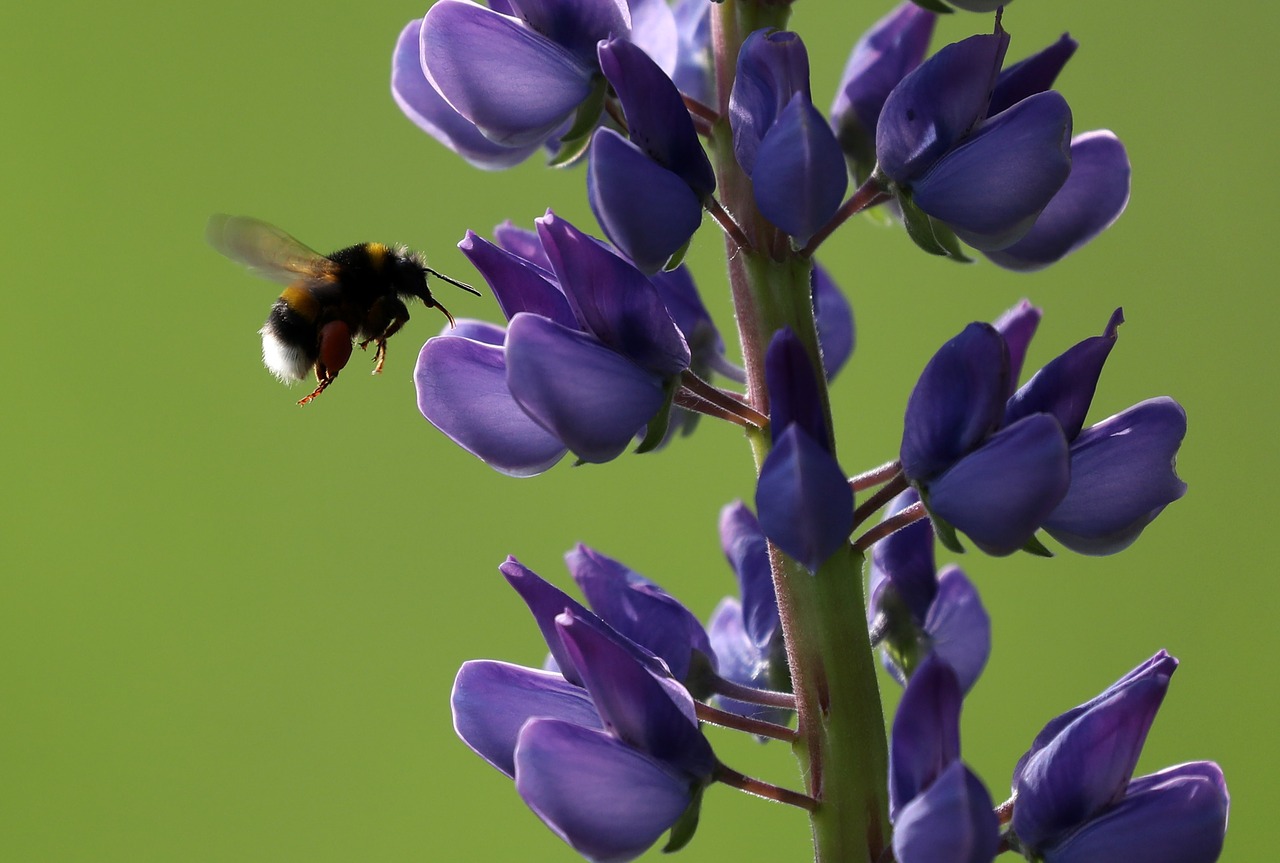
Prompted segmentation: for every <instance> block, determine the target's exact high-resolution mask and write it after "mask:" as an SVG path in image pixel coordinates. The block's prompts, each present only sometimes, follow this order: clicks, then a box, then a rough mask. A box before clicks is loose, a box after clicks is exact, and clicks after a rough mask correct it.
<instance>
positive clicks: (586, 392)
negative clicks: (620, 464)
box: [506, 313, 666, 462]
mask: <svg viewBox="0 0 1280 863" xmlns="http://www.w3.org/2000/svg"><path fill="white" fill-rule="evenodd" d="M506 350H507V386H508V387H510V390H511V395H512V397H514V398H515V400H516V401H517V402H518V403H519V404H520V406H521V407H522V408H524V410H525V411H526V412H527V413H528V414H529V416H531V417H533V418H534V420H535V421H536V422H537V423H538V424H539V425H541V426H542V427H543V428H544V429H546V430H547V431H549V432H551V434H553V435H554V436H555V437H556V438H558V439H559V440H561V441H563V442H564V445H565V446H567V447H568V448H569V449H570V450H571V451H572V452H573V454H574V455H576V456H577V457H578V458H580V459H582V460H583V461H588V462H606V461H611V460H612V459H615V458H617V457H618V456H619V455H621V454H622V452H623V451H624V450H625V449H626V448H627V446H628V445H629V444H630V443H631V440H632V438H634V437H635V436H636V435H637V434H638V433H639V432H640V431H641V430H643V429H644V427H645V425H646V424H647V423H648V422H649V421H650V420H651V419H653V417H654V415H655V414H656V413H657V412H658V410H659V409H660V408H661V407H662V405H663V402H664V400H665V398H666V396H665V394H664V392H663V388H662V381H661V380H660V379H659V378H658V377H657V376H656V375H654V374H651V373H650V372H647V371H645V370H644V369H642V368H640V367H639V366H637V365H636V364H635V363H633V362H631V361H630V360H628V359H627V358H626V357H623V356H620V355H619V354H616V353H614V352H613V351H611V350H609V348H607V347H605V346H604V345H602V344H600V342H598V341H596V340H595V339H594V338H592V337H591V336H589V335H587V334H586V333H580V332H578V331H577V330H571V329H568V328H566V327H562V326H560V325H559V324H557V323H555V322H554V321H549V320H547V319H546V318H543V317H539V316H537V315H531V314H528V313H521V314H518V315H516V316H515V318H513V319H512V321H511V326H510V327H508V328H507V349H506Z"/></svg>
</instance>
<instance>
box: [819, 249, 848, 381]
mask: <svg viewBox="0 0 1280 863" xmlns="http://www.w3.org/2000/svg"><path fill="white" fill-rule="evenodd" d="M809 284H810V289H811V290H812V292H813V317H814V323H815V324H816V325H817V327H818V346H819V347H821V348H822V370H823V372H825V373H826V376H827V380H828V381H832V380H835V377H836V375H837V374H839V372H840V369H842V368H844V364H845V363H847V362H848V361H849V357H851V356H853V349H854V346H855V345H856V344H857V341H858V336H857V328H856V327H855V325H854V321H853V306H851V305H850V304H849V300H848V299H846V298H845V295H844V291H842V290H840V287H839V286H838V285H837V284H836V283H835V280H833V279H832V278H831V276H830V274H828V273H827V271H826V269H825V268H824V267H822V266H821V265H819V264H818V262H817V261H815V262H814V264H813V273H812V274H811V275H810V277H809Z"/></svg>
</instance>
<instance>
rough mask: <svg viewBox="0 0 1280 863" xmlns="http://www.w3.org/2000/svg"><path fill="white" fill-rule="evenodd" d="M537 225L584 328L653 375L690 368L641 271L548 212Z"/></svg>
mask: <svg viewBox="0 0 1280 863" xmlns="http://www.w3.org/2000/svg"><path fill="white" fill-rule="evenodd" d="M537 226H538V236H539V237H540V238H541V240H542V247H543V248H544V249H545V250H546V253H547V257H548V259H549V260H550V261H551V265H552V268H553V269H554V271H555V274H556V278H557V279H558V280H559V282H560V287H561V289H562V290H563V291H564V292H565V296H566V297H568V299H569V305H570V306H571V307H572V308H573V311H574V314H575V316H576V317H577V318H578V321H579V323H580V324H581V325H582V327H583V329H585V330H586V331H587V332H589V333H591V334H592V335H594V336H595V337H596V338H597V339H599V340H600V341H601V342H603V343H604V344H605V345H606V346H608V347H609V348H611V349H612V350H614V351H616V352H618V353H619V354H620V355H622V356H623V357H626V358H628V359H630V360H631V361H633V362H634V363H636V364H637V365H638V366H640V367H642V368H643V369H645V370H647V371H649V372H652V373H653V374H655V375H657V376H660V377H663V378H665V377H669V376H671V375H674V374H678V373H679V372H681V371H683V370H684V369H686V368H688V367H689V346H688V345H687V344H686V343H685V340H684V336H682V335H681V334H680V331H679V330H678V329H677V328H676V325H675V323H674V322H673V321H672V320H671V315H670V314H669V313H668V312H667V309H666V307H665V306H664V305H663V304H662V298H661V297H660V296H659V295H658V292H657V289H656V288H655V287H654V286H653V284H652V283H651V282H650V281H649V279H648V278H646V277H645V275H644V274H643V273H641V272H640V271H639V270H637V269H636V268H635V267H634V266H632V265H631V263H630V262H629V261H626V260H624V259H623V258H620V257H619V256H618V255H616V254H614V253H613V252H611V251H609V250H608V249H607V248H605V247H604V246H603V245H602V244H601V243H600V242H599V241H597V240H595V239H594V238H592V237H589V236H587V235H586V234H584V233H582V232H581V231H579V230H578V229H577V228H575V227H574V226H573V225H571V224H569V223H568V222H567V221H565V220H564V219H561V218H559V217H557V216H556V215H555V214H554V213H551V212H550V211H548V212H547V215H545V216H543V217H542V218H540V219H538V220H537Z"/></svg>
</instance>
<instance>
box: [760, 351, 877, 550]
mask: <svg viewBox="0 0 1280 863" xmlns="http://www.w3.org/2000/svg"><path fill="white" fill-rule="evenodd" d="M817 374H818V372H817V370H816V369H815V368H814V366H813V363H812V361H811V360H810V359H809V355H808V353H807V352H806V351H805V348H804V345H803V344H802V343H801V342H800V340H799V339H798V338H797V337H796V335H795V333H793V332H792V331H791V330H790V329H783V330H780V331H778V332H777V333H776V334H775V335H774V337H773V341H771V342H770V343H769V349H768V351H767V353H766V355H765V381H766V383H767V385H768V387H769V400H770V405H769V428H770V431H771V433H772V435H773V447H772V448H771V449H770V450H769V454H768V455H767V456H766V457H765V460H764V464H763V465H762V466H761V468H760V478H759V480H758V482H757V484H756V511H757V512H758V513H759V517H760V526H761V528H762V529H763V530H764V532H765V535H766V536H768V537H769V540H770V542H772V543H773V544H774V545H776V546H778V548H780V549H782V551H784V552H785V553H786V554H788V555H790V556H791V557H793V558H795V559H796V560H798V561H799V562H801V563H802V564H804V565H805V566H806V567H808V568H809V570H810V571H812V572H816V571H817V570H818V567H820V566H821V565H822V562H823V561H825V560H826V559H827V558H829V557H831V556H832V555H833V554H835V553H836V552H837V551H838V550H840V549H841V548H843V547H844V546H845V544H846V543H847V541H848V539H849V531H850V530H851V529H852V527H853V490H852V489H850V488H849V483H848V481H847V479H846V477H845V474H844V471H842V470H841V469H840V464H839V462H837V461H836V457H835V452H834V448H833V445H832V441H831V435H830V432H829V430H828V429H827V425H826V417H825V415H824V412H823V409H822V402H821V397H820V395H819V389H818V377H817Z"/></svg>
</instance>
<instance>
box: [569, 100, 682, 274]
mask: <svg viewBox="0 0 1280 863" xmlns="http://www.w3.org/2000/svg"><path fill="white" fill-rule="evenodd" d="M686 116H687V115H686ZM587 199H588V201H589V202H590V204H591V212H592V213H594V214H595V217H596V221H598V222H599V223H600V227H601V228H602V229H603V230H604V233H605V236H607V237H608V238H609V240H610V241H611V242H612V243H613V244H614V245H615V246H617V247H618V248H619V249H621V250H622V252H623V253H624V254H625V255H626V256H627V257H628V258H630V259H631V262H632V263H634V264H635V266H636V268H637V269H639V270H640V271H641V272H643V273H647V274H650V275H652V274H653V273H656V272H658V271H659V270H661V269H662V267H663V266H664V265H665V264H666V263H667V261H668V260H670V258H671V256H672V255H674V254H675V253H676V252H678V251H679V250H680V249H682V248H684V247H685V245H687V244H688V242H689V239H690V238H691V237H692V236H693V234H694V232H695V231H697V230H698V227H699V226H700V225H701V224H702V205H701V204H700V203H699V202H698V197H697V195H696V194H694V192H693V191H692V190H691V189H690V188H689V185H688V183H686V182H685V180H684V179H682V178H681V177H679V176H678V175H676V174H673V173H672V172H671V171H668V170H667V169H666V168H664V167H662V165H660V164H659V163H657V162H655V161H654V160H653V159H651V158H650V157H649V156H647V155H645V154H644V152H642V151H641V150H640V149H639V148H638V147H637V146H636V145H635V144H634V143H632V142H630V141H628V140H627V139H625V138H623V137H622V136H621V135H619V134H618V133H617V132H615V131H613V130H612V129H598V130H597V131H596V133H595V135H594V136H593V137H592V139H591V153H590V156H589V158H588V161H587Z"/></svg>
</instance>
